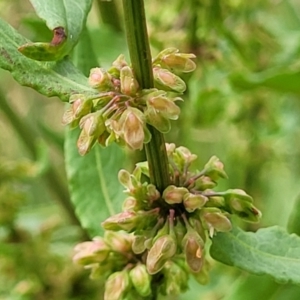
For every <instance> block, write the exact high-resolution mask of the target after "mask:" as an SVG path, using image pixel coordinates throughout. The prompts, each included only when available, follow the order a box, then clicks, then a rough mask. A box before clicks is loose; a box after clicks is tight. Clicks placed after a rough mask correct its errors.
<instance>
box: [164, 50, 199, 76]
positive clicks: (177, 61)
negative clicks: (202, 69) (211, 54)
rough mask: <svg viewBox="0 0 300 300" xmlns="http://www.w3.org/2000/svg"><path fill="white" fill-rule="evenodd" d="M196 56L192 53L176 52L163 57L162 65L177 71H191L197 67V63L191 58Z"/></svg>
mask: <svg viewBox="0 0 300 300" xmlns="http://www.w3.org/2000/svg"><path fill="white" fill-rule="evenodd" d="M191 58H196V56H195V55H194V54H192V53H190V54H187V53H174V54H169V55H166V56H164V57H162V65H163V66H167V67H168V68H169V69H171V70H172V71H175V72H183V73H189V72H192V71H194V70H195V69H196V64H195V63H194V62H193V61H192V60H191Z"/></svg>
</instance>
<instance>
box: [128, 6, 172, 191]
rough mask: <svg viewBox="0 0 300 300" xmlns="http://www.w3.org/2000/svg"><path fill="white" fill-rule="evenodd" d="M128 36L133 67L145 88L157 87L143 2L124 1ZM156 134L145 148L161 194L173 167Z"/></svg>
mask: <svg viewBox="0 0 300 300" xmlns="http://www.w3.org/2000/svg"><path fill="white" fill-rule="evenodd" d="M123 10H124V19H125V29H126V37H127V43H128V48H129V54H130V59H131V64H132V68H133V71H134V74H135V76H136V79H137V81H138V83H139V85H140V87H141V88H142V89H149V88H153V87H154V83H153V72H152V61H151V53H150V46H149V40H148V34H147V27H146V17H145V9H144V1H143V0H123ZM148 127H149V130H150V133H151V135H152V138H151V141H150V143H148V144H146V145H145V148H146V155H147V160H148V164H149V172H150V181H151V183H153V184H154V185H155V186H156V187H157V189H158V190H159V191H161V192H162V191H163V190H164V189H165V188H166V187H167V186H168V185H169V164H168V157H167V152H166V148H165V141H164V136H163V134H161V133H160V132H159V131H158V130H156V129H155V128H154V127H152V126H148Z"/></svg>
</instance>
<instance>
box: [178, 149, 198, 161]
mask: <svg viewBox="0 0 300 300" xmlns="http://www.w3.org/2000/svg"><path fill="white" fill-rule="evenodd" d="M175 152H176V154H178V156H179V157H180V158H181V159H182V160H183V162H184V164H188V165H189V164H190V163H192V162H193V161H195V160H196V159H197V155H196V154H192V153H191V151H190V150H189V149H188V148H186V147H183V146H180V147H178V148H176V150H175Z"/></svg>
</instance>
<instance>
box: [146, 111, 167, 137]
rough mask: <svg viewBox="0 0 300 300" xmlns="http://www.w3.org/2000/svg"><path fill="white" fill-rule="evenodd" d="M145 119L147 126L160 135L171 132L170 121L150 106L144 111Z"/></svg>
mask: <svg viewBox="0 0 300 300" xmlns="http://www.w3.org/2000/svg"><path fill="white" fill-rule="evenodd" d="M145 118H146V122H147V123H148V124H150V125H152V126H153V127H154V128H156V129H157V130H158V131H159V132H161V133H168V132H169V131H170V130H171V123H170V120H169V119H168V118H166V117H164V116H163V115H162V114H160V113H159V112H158V111H156V110H155V109H154V108H153V107H151V106H150V107H148V108H147V109H146V110H145Z"/></svg>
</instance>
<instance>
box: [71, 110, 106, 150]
mask: <svg viewBox="0 0 300 300" xmlns="http://www.w3.org/2000/svg"><path fill="white" fill-rule="evenodd" d="M79 126H80V128H81V133H80V135H79V138H78V141H77V148H78V151H79V154H80V155H85V154H86V153H88V152H89V151H90V149H91V148H92V146H93V145H94V144H95V142H96V141H97V140H98V137H99V136H100V135H101V134H102V133H103V132H104V131H105V125H104V120H103V117H102V115H101V113H99V112H95V113H90V114H88V115H86V116H85V117H83V118H82V119H81V120H80V123H79Z"/></svg>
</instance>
